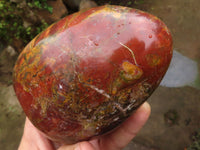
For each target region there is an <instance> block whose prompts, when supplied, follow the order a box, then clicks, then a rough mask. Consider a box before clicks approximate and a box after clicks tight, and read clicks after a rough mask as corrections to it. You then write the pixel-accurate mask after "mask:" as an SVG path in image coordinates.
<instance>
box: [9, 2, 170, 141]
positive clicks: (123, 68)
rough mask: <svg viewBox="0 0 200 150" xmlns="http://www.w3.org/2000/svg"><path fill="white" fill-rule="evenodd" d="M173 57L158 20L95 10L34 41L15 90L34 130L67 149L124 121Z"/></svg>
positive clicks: (22, 59)
mask: <svg viewBox="0 0 200 150" xmlns="http://www.w3.org/2000/svg"><path fill="white" fill-rule="evenodd" d="M171 57H172V37H171V34H170V32H169V30H168V28H167V27H166V25H165V24H164V23H163V22H162V21H160V20H159V19H158V18H157V17H155V16H153V15H150V14H148V13H146V12H143V11H139V10H135V9H132V8H127V7H121V6H111V5H106V6H101V7H97V8H92V9H90V10H88V11H84V12H78V13H75V14H72V15H70V16H67V17H65V18H63V19H62V20H60V21H59V22H57V23H55V24H53V25H51V26H50V27H49V28H47V29H46V30H45V31H44V32H42V33H41V34H39V35H38V36H37V37H35V38H34V39H33V40H32V41H31V42H30V43H29V44H28V45H27V46H26V48H25V49H24V50H23V52H22V53H21V54H20V56H19V58H18V60H17V62H16V65H15V68H14V74H13V81H14V89H15V92H16V95H17V97H18V99H19V102H20V104H21V106H22V108H23V110H24V112H25V113H26V115H27V116H28V118H29V119H30V120H31V122H32V123H33V124H34V125H35V127H37V128H38V129H39V130H40V131H42V132H43V133H45V134H46V135H47V137H49V138H50V139H51V140H53V141H57V142H60V143H66V144H72V143H75V142H78V141H82V140H88V139H90V138H91V137H93V136H96V135H100V134H103V133H105V132H107V131H110V130H111V129H113V128H115V127H116V126H118V125H119V124H120V123H122V122H123V121H124V120H125V119H126V118H127V117H129V116H130V115H131V114H132V113H133V112H134V110H135V109H137V108H138V107H139V106H140V105H141V104H142V103H143V102H144V101H145V100H146V99H147V98H148V97H149V96H150V95H151V94H152V92H153V91H154V90H155V88H156V87H157V86H158V85H159V83H160V81H161V79H162V78H163V76H164V74H165V72H166V71H167V69H168V66H169V63H170V60H171Z"/></svg>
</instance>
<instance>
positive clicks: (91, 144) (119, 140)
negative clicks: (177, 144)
mask: <svg viewBox="0 0 200 150" xmlns="http://www.w3.org/2000/svg"><path fill="white" fill-rule="evenodd" d="M149 115H150V105H149V104H148V103H147V102H145V103H144V104H142V105H141V106H140V107H139V108H138V109H137V110H136V112H135V113H133V115H132V116H130V117H129V118H128V119H127V120H126V121H125V122H124V123H122V124H121V125H120V126H119V127H118V128H116V129H115V130H114V131H112V132H110V133H109V134H105V135H102V136H99V137H97V138H94V139H91V140H89V141H84V142H79V143H76V144H73V145H63V146H61V147H59V148H58V150H121V149H123V148H124V147H125V146H126V145H127V144H128V143H129V142H130V141H131V140H132V139H133V138H134V137H135V136H136V134H137V133H138V132H139V130H140V129H141V128H142V126H143V125H144V124H145V123H146V121H147V119H148V118H149ZM27 149H28V150H55V147H54V144H53V142H52V141H50V140H48V139H47V138H46V137H45V136H44V135H43V134H42V133H40V132H39V131H38V129H36V128H35V127H34V126H33V125H32V123H31V122H30V121H29V119H28V118H26V122H25V127H24V134H23V136H22V140H21V143H20V146H19V148H18V150H27Z"/></svg>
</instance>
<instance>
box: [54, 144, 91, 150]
mask: <svg viewBox="0 0 200 150" xmlns="http://www.w3.org/2000/svg"><path fill="white" fill-rule="evenodd" d="M58 150H95V149H94V147H93V146H92V144H90V143H89V142H80V143H77V144H74V145H63V146H61V147H60V148H58Z"/></svg>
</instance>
